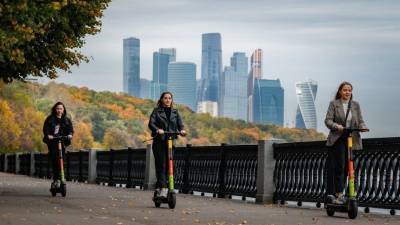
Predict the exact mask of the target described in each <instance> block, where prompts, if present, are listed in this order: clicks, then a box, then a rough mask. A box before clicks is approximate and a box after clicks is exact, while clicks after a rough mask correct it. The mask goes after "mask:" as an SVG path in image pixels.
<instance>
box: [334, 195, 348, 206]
mask: <svg viewBox="0 0 400 225" xmlns="http://www.w3.org/2000/svg"><path fill="white" fill-rule="evenodd" d="M345 202H346V199H345V198H344V195H343V194H339V195H338V196H337V197H336V198H335V200H333V203H335V204H338V205H342V204H344V203H345Z"/></svg>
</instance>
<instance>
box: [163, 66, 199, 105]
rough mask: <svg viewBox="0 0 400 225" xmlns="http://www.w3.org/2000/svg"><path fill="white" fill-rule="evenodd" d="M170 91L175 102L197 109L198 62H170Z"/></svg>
mask: <svg viewBox="0 0 400 225" xmlns="http://www.w3.org/2000/svg"><path fill="white" fill-rule="evenodd" d="M167 90H168V91H170V92H172V94H173V95H174V102H176V103H178V104H183V105H186V106H188V107H189V108H191V109H192V110H193V111H195V110H196V91H195V90H196V64H194V63H191V62H172V63H169V64H168V88H167Z"/></svg>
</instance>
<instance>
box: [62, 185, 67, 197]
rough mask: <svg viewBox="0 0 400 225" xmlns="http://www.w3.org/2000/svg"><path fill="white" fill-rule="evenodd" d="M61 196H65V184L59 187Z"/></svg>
mask: <svg viewBox="0 0 400 225" xmlns="http://www.w3.org/2000/svg"><path fill="white" fill-rule="evenodd" d="M61 196H63V197H65V196H67V185H65V184H62V185H61Z"/></svg>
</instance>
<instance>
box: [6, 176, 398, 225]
mask: <svg viewBox="0 0 400 225" xmlns="http://www.w3.org/2000/svg"><path fill="white" fill-rule="evenodd" d="M49 186H50V181H49V180H42V179H36V178H30V177H26V176H21V175H11V174H5V173H0V224H1V225H5V224H15V225H17V224H18V225H25V224H40V225H47V224H49V225H50V224H51V225H57V224H60V225H67V224H71V225H77V224H91V225H92V224H96V225H102V224H107V225H108V224H115V225H122V224H148V225H157V224H168V225H169V224H170V225H172V224H173V225H186V224H212V225H222V224H224V225H227V224H236V225H237V224H274V225H281V224H282V225H291V224H295V225H298V224H302V225H309V224H351V225H356V224H360V225H361V224H362V225H368V224H376V225H386V224H400V216H390V215H382V214H363V213H361V215H360V216H359V217H358V218H357V219H356V220H349V219H348V218H347V215H346V214H339V216H338V217H328V216H326V213H325V211H324V210H323V209H317V208H312V209H310V208H308V209H306V208H297V207H286V206H284V207H279V206H275V205H257V204H254V203H246V202H242V201H235V200H228V199H217V198H209V197H200V196H192V195H178V197H177V207H176V208H175V209H174V210H171V209H168V208H167V206H166V205H163V207H162V208H154V205H153V202H152V201H151V196H152V192H151V191H141V190H135V189H125V188H113V187H105V186H98V185H91V184H82V183H68V194H67V197H66V198H62V197H59V196H57V197H55V198H53V197H50V192H49Z"/></svg>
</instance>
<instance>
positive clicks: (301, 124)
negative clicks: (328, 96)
mask: <svg viewBox="0 0 400 225" xmlns="http://www.w3.org/2000/svg"><path fill="white" fill-rule="evenodd" d="M317 89H318V84H317V82H316V81H313V80H308V81H304V82H298V83H296V97H297V103H298V105H297V111H296V128H307V129H311V128H312V129H317V111H316V109H315V98H316V95H317Z"/></svg>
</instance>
